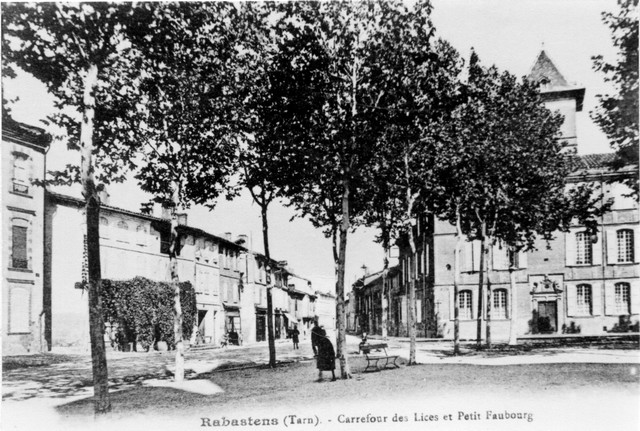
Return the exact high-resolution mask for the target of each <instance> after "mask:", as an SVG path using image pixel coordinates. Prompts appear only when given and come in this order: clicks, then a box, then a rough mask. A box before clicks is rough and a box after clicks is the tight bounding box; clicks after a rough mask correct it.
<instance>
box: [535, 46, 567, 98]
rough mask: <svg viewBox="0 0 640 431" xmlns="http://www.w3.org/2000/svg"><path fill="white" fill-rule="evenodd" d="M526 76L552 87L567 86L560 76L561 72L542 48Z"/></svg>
mask: <svg viewBox="0 0 640 431" xmlns="http://www.w3.org/2000/svg"><path fill="white" fill-rule="evenodd" d="M527 78H529V79H530V80H531V81H534V82H541V83H542V84H543V85H545V86H548V87H550V88H554V89H555V88H557V89H560V88H568V87H569V83H568V82H567V80H566V79H565V78H564V76H562V73H560V71H559V70H558V68H557V67H556V65H555V64H553V61H551V59H550V58H549V56H548V55H547V53H546V52H544V50H542V51H540V54H539V55H538V59H537V60H536V62H535V64H534V65H533V67H532V68H531V72H529V76H528V77H527Z"/></svg>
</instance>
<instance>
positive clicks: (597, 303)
mask: <svg viewBox="0 0 640 431" xmlns="http://www.w3.org/2000/svg"><path fill="white" fill-rule="evenodd" d="M601 314H602V284H600V283H593V284H592V285H591V315H592V316H600V315H601Z"/></svg>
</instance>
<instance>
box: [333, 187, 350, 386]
mask: <svg viewBox="0 0 640 431" xmlns="http://www.w3.org/2000/svg"><path fill="white" fill-rule="evenodd" d="M342 187H343V191H342V223H341V224H340V244H339V248H338V262H337V265H336V272H337V274H336V275H337V277H336V278H337V280H336V296H337V301H336V329H337V331H338V334H337V336H336V355H337V356H338V359H339V360H340V377H341V378H343V379H348V378H351V372H350V370H349V363H348V361H347V354H346V353H347V337H346V331H345V326H346V321H347V319H346V313H345V307H344V268H345V264H346V257H347V234H348V233H349V216H350V214H349V193H350V184H349V180H348V179H343V180H342Z"/></svg>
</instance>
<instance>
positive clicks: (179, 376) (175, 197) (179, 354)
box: [169, 181, 184, 383]
mask: <svg viewBox="0 0 640 431" xmlns="http://www.w3.org/2000/svg"><path fill="white" fill-rule="evenodd" d="M172 187H173V191H172V195H171V200H172V204H173V207H172V208H171V243H170V246H169V268H170V271H171V283H172V284H173V332H174V337H175V343H176V371H175V375H174V380H175V382H176V383H181V382H182V381H183V380H184V344H183V342H182V304H180V277H179V276H178V249H179V247H180V238H179V236H178V229H177V228H178V213H177V210H178V205H179V204H180V200H179V196H180V185H179V184H178V183H177V182H175V181H174V183H173V185H172Z"/></svg>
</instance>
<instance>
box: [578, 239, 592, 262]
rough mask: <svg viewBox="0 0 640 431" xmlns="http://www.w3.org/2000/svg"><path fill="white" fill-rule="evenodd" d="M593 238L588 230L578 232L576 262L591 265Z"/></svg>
mask: <svg viewBox="0 0 640 431" xmlns="http://www.w3.org/2000/svg"><path fill="white" fill-rule="evenodd" d="M592 256H593V253H592V243H591V238H589V235H587V233H586V232H578V233H576V264H578V265H591V259H592Z"/></svg>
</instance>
